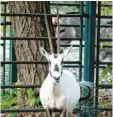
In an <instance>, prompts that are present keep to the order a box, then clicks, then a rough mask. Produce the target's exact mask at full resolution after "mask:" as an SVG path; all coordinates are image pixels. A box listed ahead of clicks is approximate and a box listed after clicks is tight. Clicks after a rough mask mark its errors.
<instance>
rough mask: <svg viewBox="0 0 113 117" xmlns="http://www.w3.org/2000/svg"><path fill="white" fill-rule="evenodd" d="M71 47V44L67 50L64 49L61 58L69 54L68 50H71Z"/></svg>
mask: <svg viewBox="0 0 113 117" xmlns="http://www.w3.org/2000/svg"><path fill="white" fill-rule="evenodd" d="M72 47H73V45H71V46H70V47H69V48H68V49H67V50H64V52H63V58H64V57H65V56H67V55H68V54H69V52H70V51H71V49H72Z"/></svg>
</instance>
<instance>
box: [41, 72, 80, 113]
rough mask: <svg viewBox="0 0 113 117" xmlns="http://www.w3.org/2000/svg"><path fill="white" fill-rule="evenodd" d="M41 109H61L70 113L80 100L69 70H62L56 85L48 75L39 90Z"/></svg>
mask: <svg viewBox="0 0 113 117" xmlns="http://www.w3.org/2000/svg"><path fill="white" fill-rule="evenodd" d="M40 99H41V102H42V105H43V107H44V108H45V109H46V108H55V107H56V108H58V109H63V108H65V107H66V109H67V111H68V112H72V111H73V109H74V108H75V106H76V104H77V103H78V101H79V99H80V86H79V84H78V82H77V81H76V79H75V77H74V75H73V74H72V73H71V72H70V71H69V70H63V74H62V77H61V78H60V81H59V82H58V83H55V82H54V80H53V78H52V77H51V76H50V74H48V76H47V78H46V79H45V81H44V82H43V84H42V87H41V89H40Z"/></svg>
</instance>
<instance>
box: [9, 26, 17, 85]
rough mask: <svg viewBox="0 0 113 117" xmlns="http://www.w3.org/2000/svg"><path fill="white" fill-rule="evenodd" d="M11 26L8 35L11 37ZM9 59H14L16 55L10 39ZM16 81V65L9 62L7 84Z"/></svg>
mask: <svg viewBox="0 0 113 117" xmlns="http://www.w3.org/2000/svg"><path fill="white" fill-rule="evenodd" d="M12 35H13V32H12V26H11V25H10V37H12ZM9 59H10V61H16V56H15V52H14V45H13V41H12V40H10V52H9ZM15 82H17V65H16V64H13V65H12V64H10V65H9V84H12V83H15Z"/></svg>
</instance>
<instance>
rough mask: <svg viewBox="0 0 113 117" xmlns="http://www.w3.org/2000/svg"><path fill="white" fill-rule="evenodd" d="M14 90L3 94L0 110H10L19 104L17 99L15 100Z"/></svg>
mask: <svg viewBox="0 0 113 117" xmlns="http://www.w3.org/2000/svg"><path fill="white" fill-rule="evenodd" d="M14 90H16V89H14ZM14 90H13V89H12V90H7V91H5V92H4V94H2V95H1V109H7V108H10V107H12V106H15V105H17V104H18V103H19V102H20V100H19V98H17V96H18V93H14V92H15V91H14ZM13 91H14V92H13Z"/></svg>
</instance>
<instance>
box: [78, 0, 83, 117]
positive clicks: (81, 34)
mask: <svg viewBox="0 0 113 117" xmlns="http://www.w3.org/2000/svg"><path fill="white" fill-rule="evenodd" d="M80 15H81V17H80V46H79V61H80V64H79V81H81V80H82V41H83V2H80ZM79 108H80V111H79V113H78V117H81V103H79Z"/></svg>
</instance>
